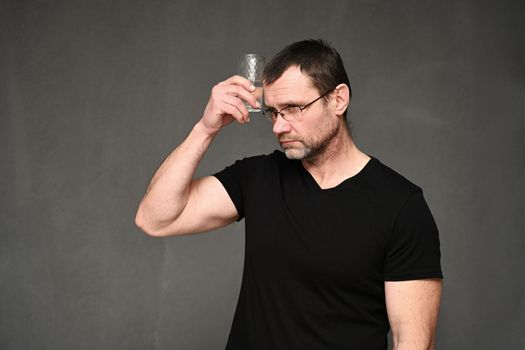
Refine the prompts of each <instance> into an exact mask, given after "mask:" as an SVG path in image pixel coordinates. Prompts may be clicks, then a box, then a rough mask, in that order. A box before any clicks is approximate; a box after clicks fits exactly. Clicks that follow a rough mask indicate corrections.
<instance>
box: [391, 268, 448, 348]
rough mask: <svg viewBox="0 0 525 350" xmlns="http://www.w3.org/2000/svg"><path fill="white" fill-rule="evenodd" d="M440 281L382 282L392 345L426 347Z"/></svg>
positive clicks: (431, 335)
mask: <svg viewBox="0 0 525 350" xmlns="http://www.w3.org/2000/svg"><path fill="white" fill-rule="evenodd" d="M441 291H442V280H441V279H439V278H436V279H421V280H410V281H396V282H392V281H387V282H385V301H386V307H387V313H388V319H389V322H390V327H391V328H392V335H393V340H394V344H398V343H407V344H414V345H419V346H421V348H425V349H426V347H428V346H430V344H432V343H433V341H434V336H435V329H436V325H437V319H438V314H439V304H440V300H441Z"/></svg>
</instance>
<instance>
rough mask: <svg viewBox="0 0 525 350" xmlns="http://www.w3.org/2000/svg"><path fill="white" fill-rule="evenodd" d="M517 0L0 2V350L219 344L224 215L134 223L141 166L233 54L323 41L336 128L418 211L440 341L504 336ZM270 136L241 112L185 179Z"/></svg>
mask: <svg viewBox="0 0 525 350" xmlns="http://www.w3.org/2000/svg"><path fill="white" fill-rule="evenodd" d="M524 29H525V2H524V1H510V0H509V1H473V0H472V1H421V0H418V1H416V0H414V1H325V2H321V1H270V0H267V1H255V2H252V1H221V2H212V1H209V2H206V3H204V2H199V1H184V2H181V1H167V0H165V1H160V0H159V1H139V0H133V1H116V0H113V1H65V0H63V1H37V0H27V1H0V156H1V169H2V170H1V173H0V174H1V175H0V193H1V207H0V230H1V231H0V348H1V349H210V350H211V349H221V348H223V347H224V345H225V344H226V340H227V335H228V331H229V328H230V324H231V321H232V318H233V312H234V309H235V305H236V302H237V297H238V292H239V286H240V281H241V272H242V270H241V268H242V263H243V248H244V246H243V244H244V230H243V224H242V223H240V224H234V225H233V226H230V227H227V228H224V229H221V230H217V231H214V232H211V233H206V234H199V235H193V236H185V237H178V238H171V239H154V238H151V237H148V236H146V235H143V234H142V233H141V232H139V230H138V229H137V228H135V227H134V223H133V218H134V213H135V209H136V206H137V204H138V201H139V200H140V198H141V196H142V194H143V192H144V190H145V188H146V186H147V183H148V182H149V178H150V177H151V175H152V174H153V172H154V170H155V169H156V167H157V166H158V165H159V163H160V162H161V161H162V159H163V158H164V157H165V156H166V155H167V154H168V153H169V152H170V150H172V149H173V148H174V147H175V146H176V145H178V144H179V143H180V142H181V141H182V140H183V139H184V137H185V136H186V135H187V133H188V132H189V130H190V129H191V127H192V126H193V125H194V123H195V122H196V121H197V120H198V119H199V117H200V115H201V113H202V110H203V108H204V106H205V104H206V101H207V99H208V96H209V91H210V88H211V86H212V85H213V84H215V83H216V82H218V81H220V80H222V79H224V78H226V77H227V76H229V75H230V74H232V73H234V72H235V62H236V60H237V57H238V55H239V54H240V53H242V52H258V53H263V54H266V55H268V56H271V55H272V54H274V53H275V52H277V51H278V50H279V49H281V48H282V47H283V46H284V45H286V44H289V43H291V42H293V41H296V40H300V39H305V38H311V37H313V38H319V37H321V38H325V39H327V40H329V41H330V42H332V43H333V44H334V46H336V47H337V48H338V49H339V51H340V53H341V55H342V56H343V58H344V61H345V64H346V66H347V69H348V71H349V75H350V80H351V82H352V85H353V90H354V98H353V102H352V106H351V110H350V115H349V117H350V119H351V121H352V124H353V128H354V137H355V140H356V143H357V144H358V145H359V146H360V147H361V148H362V149H363V150H364V151H365V152H367V153H369V154H372V155H374V156H376V157H378V158H379V159H381V160H382V161H383V162H384V163H385V164H387V165H389V166H391V167H392V168H394V169H396V170H397V171H399V172H400V173H402V174H403V175H405V176H406V177H407V178H409V179H410V180H412V181H413V182H415V183H417V184H418V185H420V186H421V187H423V189H424V191H425V197H426V198H427V201H428V203H429V205H430V207H431V209H432V211H433V213H434V216H435V219H436V222H437V223H438V226H439V228H440V234H441V244H442V259H443V260H442V263H443V269H444V273H445V276H446V278H445V290H444V297H443V302H442V307H441V318H440V321H439V325H438V338H437V345H438V348H440V349H524V348H525V336H524V334H523V333H524V330H525V293H524V292H525V283H524V281H523V277H522V276H523V272H522V267H523V266H524V264H525V239H524V238H523V233H524V229H525V219H524V217H525V215H523V213H524V210H525V201H524V199H525V181H524V171H525V152H524V151H525V140H524V139H525V137H524V136H525V134H524V132H525V128H524V126H525V123H524V120H523V119H524V118H523V111H524V110H525V68H524V60H525V45H524V43H525V30H524ZM276 147H277V144H276V142H275V140H274V137H273V135H272V133H271V128H270V127H269V125H267V124H266V122H265V121H264V120H262V118H257V117H252V122H251V123H250V124H249V125H247V126H242V127H241V126H238V125H232V126H230V127H228V128H226V129H225V130H223V132H222V133H221V134H220V135H219V137H218V138H217V139H216V141H215V143H214V144H213V145H212V147H211V149H210V150H209V152H208V154H207V156H206V157H205V159H204V160H203V162H202V164H201V167H200V168H199V170H198V175H202V174H208V173H211V172H213V171H217V170H220V169H222V168H223V167H224V166H226V165H228V164H230V163H231V162H233V161H234V160H235V159H239V158H241V157H244V156H248V155H254V154H260V153H268V152H270V151H272V150H273V149H274V148H276Z"/></svg>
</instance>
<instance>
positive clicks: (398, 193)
mask: <svg viewBox="0 0 525 350" xmlns="http://www.w3.org/2000/svg"><path fill="white" fill-rule="evenodd" d="M370 157H371V159H370V162H372V163H371V166H370V171H369V172H368V173H367V175H368V176H367V177H366V179H365V182H366V184H367V186H368V187H369V188H370V189H371V190H373V191H374V192H375V193H376V194H378V195H380V196H381V197H382V198H383V199H389V200H392V201H395V202H398V204H402V203H404V202H405V201H406V200H408V199H409V198H410V197H412V196H413V195H414V194H416V193H422V192H423V190H422V189H421V187H419V186H418V185H416V184H415V183H414V182H412V181H411V180H409V179H408V178H407V177H405V176H404V175H401V174H400V173H399V172H397V171H396V170H394V169H392V168H391V167H390V166H389V165H386V164H385V163H383V162H382V161H381V160H379V159H378V158H376V157H374V156H370ZM399 202H400V203H399Z"/></svg>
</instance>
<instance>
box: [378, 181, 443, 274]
mask: <svg viewBox="0 0 525 350" xmlns="http://www.w3.org/2000/svg"><path fill="white" fill-rule="evenodd" d="M424 278H443V274H442V271H441V252H440V243H439V232H438V228H437V226H436V222H435V221H434V217H433V216H432V213H431V212H430V209H429V207H428V205H427V203H426V201H425V199H424V197H423V192H422V191H421V190H420V191H417V192H416V193H414V194H412V195H411V196H410V198H409V199H408V200H407V201H406V202H405V203H404V205H403V207H402V208H401V210H400V212H399V214H398V217H397V218H396V221H395V224H394V228H393V232H392V236H391V240H390V245H389V247H388V250H387V253H386V257H385V264H384V280H385V281H403V280H415V279H424Z"/></svg>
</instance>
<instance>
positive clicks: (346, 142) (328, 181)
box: [302, 125, 370, 188]
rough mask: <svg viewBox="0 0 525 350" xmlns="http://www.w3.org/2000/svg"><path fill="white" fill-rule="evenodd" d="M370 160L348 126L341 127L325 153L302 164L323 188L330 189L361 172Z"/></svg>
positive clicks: (303, 161)
mask: <svg viewBox="0 0 525 350" xmlns="http://www.w3.org/2000/svg"><path fill="white" fill-rule="evenodd" d="M369 159H370V157H369V156H368V155H366V154H365V153H363V152H362V151H361V150H359V149H358V148H357V146H356V145H355V144H354V142H353V140H352V137H351V136H350V134H349V132H348V130H347V128H346V126H344V125H341V127H340V128H339V131H338V133H337V134H336V135H335V137H334V138H333V139H332V141H331V142H330V143H329V144H328V145H327V147H326V149H325V150H324V152H322V153H321V154H319V155H317V157H315V158H314V159H304V160H302V164H303V167H304V168H305V169H306V170H307V171H308V172H309V173H310V174H311V175H312V176H313V177H314V179H315V180H316V181H317V183H318V184H319V186H320V187H321V188H330V187H335V186H337V185H338V184H339V183H341V182H343V181H344V180H346V179H347V178H349V177H352V176H354V175H355V174H357V173H358V172H360V171H361V169H363V167H364V166H365V165H366V163H367V162H368V160H369Z"/></svg>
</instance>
